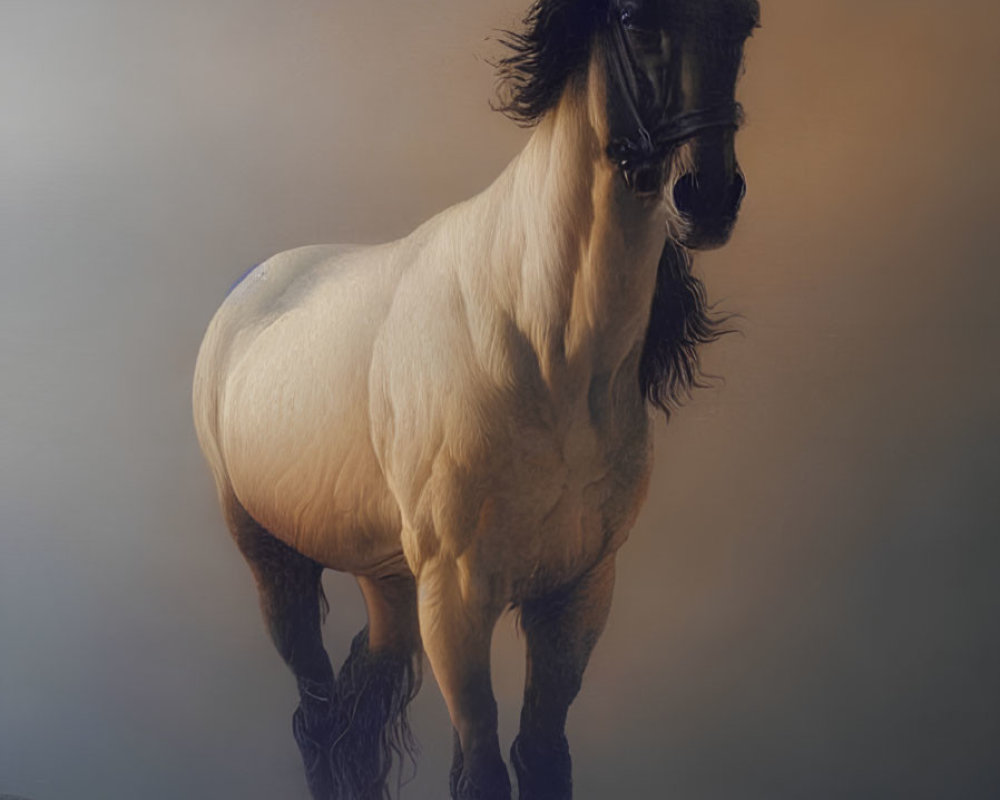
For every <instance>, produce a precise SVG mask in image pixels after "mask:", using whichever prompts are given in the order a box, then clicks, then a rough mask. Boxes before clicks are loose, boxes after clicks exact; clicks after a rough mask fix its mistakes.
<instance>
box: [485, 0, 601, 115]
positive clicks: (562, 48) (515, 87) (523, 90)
mask: <svg viewBox="0 0 1000 800" xmlns="http://www.w3.org/2000/svg"><path fill="white" fill-rule="evenodd" d="M606 10H607V0H535V2H534V3H533V4H532V6H531V8H530V9H528V13H527V15H526V16H525V18H524V22H523V24H524V30H523V31H522V32H515V31H505V32H504V35H503V37H502V39H501V41H502V42H503V44H504V45H505V46H506V47H507V48H508V49H509V50H510V51H511V52H510V54H509V55H508V56H507V57H506V58H503V59H501V60H500V61H499V62H497V64H496V67H497V73H498V75H497V77H498V83H499V85H498V89H497V95H498V99H499V102H498V103H497V105H496V109H497V110H498V111H502V112H503V113H504V114H506V115H507V116H508V117H510V118H511V119H513V120H515V121H516V122H517V123H518V124H520V125H525V126H531V125H534V124H535V123H537V122H538V121H539V120H540V119H541V118H542V116H543V115H544V114H545V112H546V111H548V110H549V109H551V108H553V107H554V106H555V104H556V103H557V102H558V101H559V98H560V96H562V93H563V89H564V88H565V86H566V81H567V80H569V78H570V77H571V76H572V75H573V74H574V73H576V72H577V71H579V70H582V69H583V68H584V67H585V66H586V65H587V59H588V57H589V55H590V44H591V41H592V40H593V34H594V31H595V30H596V29H597V26H598V24H599V23H600V21H601V20H602V19H604V16H605V15H606Z"/></svg>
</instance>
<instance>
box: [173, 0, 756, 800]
mask: <svg viewBox="0 0 1000 800" xmlns="http://www.w3.org/2000/svg"><path fill="white" fill-rule="evenodd" d="M758 20H759V7H758V4H757V2H756V0H536V2H534V4H533V5H532V6H531V7H530V9H529V10H528V12H527V15H526V17H525V18H524V20H523V28H521V29H519V30H518V31H511V32H506V33H504V34H503V35H502V37H503V38H502V41H503V42H504V44H505V45H506V47H507V48H508V49H507V50H506V52H505V54H504V57H503V58H501V59H500V60H499V61H498V62H497V64H496V66H497V67H498V69H499V88H498V94H497V98H498V99H497V101H496V102H495V107H497V108H498V109H499V110H501V111H503V112H504V113H506V114H507V115H508V116H510V117H511V118H513V119H514V120H515V121H516V122H518V123H521V124H523V125H526V126H531V127H533V132H532V135H531V137H530V139H529V140H528V142H527V144H526V146H525V147H524V149H523V150H522V151H521V152H520V153H519V154H518V155H517V156H516V157H515V158H514V159H513V161H512V162H511V163H510V165H509V166H508V167H507V168H506V169H505V170H504V171H503V172H502V174H501V175H500V176H499V177H498V178H497V179H496V181H495V182H494V183H493V184H492V185H491V186H489V187H488V188H487V189H485V190H484V191H483V192H482V193H480V194H478V195H477V196H475V197H473V198H471V199H469V200H466V201H465V202H462V203H459V204H457V205H455V206H452V207H451V208H448V209H447V210H445V211H443V212H441V213H440V214H438V215H437V216H435V217H433V218H432V219H430V220H429V221H427V222H426V223H424V224H422V225H421V226H420V227H418V228H417V229H416V230H415V231H413V232H412V233H411V234H409V235H408V236H406V237H404V238H402V239H400V240H398V241H394V242H391V243H387V244H380V245H373V246H345V245H330V246H309V247H303V248H299V249H295V250H291V251H288V252H284V253H280V254H278V255H276V256H273V257H272V258H270V259H268V260H267V261H265V262H263V263H262V264H260V265H259V266H257V267H256V268H255V269H253V270H252V271H251V272H250V273H249V274H248V275H247V276H245V277H244V278H243V279H242V280H241V281H239V282H238V283H237V285H236V286H235V287H234V288H233V289H232V290H231V292H230V294H229V295H228V296H227V298H226V299H225V301H224V302H223V304H222V305H221V307H220V308H219V310H218V312H217V313H216V315H215V317H214V318H213V319H212V321H211V323H210V325H209V328H208V331H207V333H206V335H205V338H204V341H203V343H202V346H201V349H200V352H199V356H198V361H197V366H196V369H195V379H194V392H193V403H194V414H195V424H196V429H197V433H198V438H199V442H200V445H201V447H202V449H203V451H204V454H205V457H206V459H207V461H208V463H209V466H210V468H211V471H212V473H213V475H214V478H215V483H216V488H217V490H218V494H219V499H220V503H221V506H222V509H223V513H224V517H225V520H226V523H227V525H228V528H229V530H230V531H231V533H232V536H233V538H234V539H235V542H236V545H237V547H238V549H239V550H240V552H241V553H242V555H243V557H244V558H245V559H246V561H247V563H248V564H249V567H250V569H251V570H252V572H253V575H254V577H255V579H256V584H257V588H258V591H259V596H260V604H261V608H262V611H263V615H264V618H265V621H266V623H267V626H268V629H269V632H270V636H271V638H272V639H273V642H274V645H275V647H276V648H277V650H278V653H279V654H280V656H281V657H282V659H283V660H284V661H285V662H286V664H287V665H288V666H289V667H290V669H291V671H292V673H293V674H294V676H295V678H296V681H297V686H298V691H299V697H300V702H299V705H298V707H297V708H296V710H295V712H294V715H293V725H292V727H293V733H294V737H295V740H296V742H297V744H298V747H299V749H300V751H301V755H302V759H303V763H304V767H305V772H306V779H307V782H308V785H309V789H310V791H311V793H312V795H313V797H315V798H317V800H333V799H334V798H337V799H338V800H344V799H350V800H380V799H381V798H383V797H388V796H390V795H391V789H390V787H389V783H390V780H389V776H390V774H391V773H392V771H393V769H394V764H397V761H398V760H399V759H401V758H402V757H404V756H405V755H406V754H412V752H413V748H414V743H413V740H412V735H411V734H410V729H409V726H408V723H407V718H406V709H407V704H408V703H409V702H410V700H411V699H412V698H413V696H414V694H415V692H416V690H417V687H418V685H419V680H420V672H421V664H422V657H423V654H424V653H426V656H427V660H428V662H429V664H430V668H431V670H432V672H433V675H434V677H435V679H436V680H437V683H438V685H439V686H440V689H441V692H442V695H443V697H444V700H445V703H446V705H447V708H448V712H449V715H450V718H451V723H452V726H453V728H454V742H455V746H454V760H453V764H452V768H451V773H450V780H449V788H450V793H451V797H452V798H454V800H473V799H475V800H509V798H510V797H511V791H512V785H511V781H510V777H509V775H508V771H507V767H506V765H505V763H504V760H503V757H502V755H501V750H500V744H499V739H498V734H497V705H496V702H495V699H494V695H493V692H492V688H491V680H490V644H491V637H492V632H493V629H494V626H495V624H496V623H497V621H498V619H499V618H500V617H501V616H502V615H503V614H504V613H505V612H507V611H508V610H511V609H513V610H515V611H516V613H517V614H518V615H519V625H520V628H521V630H522V632H523V635H524V641H525V648H526V654H527V668H526V678H525V687H524V700H523V706H522V710H521V716H520V727H519V731H518V733H517V736H516V738H515V739H514V742H513V745H512V747H511V751H510V758H511V763H512V765H513V767H514V771H515V773H516V778H517V782H518V787H519V796H520V798H521V799H522V800H541V799H543V798H544V800H554V799H558V800H562V799H563V798H570V797H571V796H572V775H571V759H570V750H569V745H568V742H567V740H566V736H565V725H566V718H567V713H568V710H569V708H570V704H571V703H572V702H573V700H574V698H575V697H576V695H577V693H578V692H579V690H580V687H581V683H582V679H583V673H584V669H585V667H586V665H587V661H588V659H589V657H590V654H591V652H592V650H593V648H594V646H595V644H596V642H597V640H598V638H599V636H600V635H601V632H602V630H603V628H604V625H605V621H606V619H607V616H608V610H609V606H610V603H611V597H612V589H613V585H614V578H615V554H616V552H617V551H618V549H619V548H620V547H621V546H622V544H623V543H624V542H625V540H626V538H627V536H628V533H629V530H630V528H631V527H632V525H633V522H634V520H635V518H636V515H637V513H638V511H639V508H640V506H641V505H642V503H643V500H644V498H645V495H646V492H647V487H648V485H649V478H650V472H651V469H652V446H651V429H652V422H653V417H654V416H655V412H656V411H657V410H659V411H662V412H664V413H665V414H666V415H667V416H668V417H669V416H670V413H671V411H672V410H673V409H674V408H676V406H677V405H678V404H679V403H680V402H682V401H683V400H684V398H685V397H686V396H687V395H688V394H689V392H690V390H691V388H692V387H694V386H696V385H700V381H699V376H700V369H699V367H700V362H699V358H698V347H699V346H701V345H703V344H705V343H707V342H710V341H712V340H713V339H715V338H716V337H717V336H719V335H720V333H721V332H722V326H723V322H722V318H721V317H720V315H718V314H716V313H715V312H714V311H713V310H712V308H711V307H710V306H709V305H708V303H707V300H706V293H705V289H704V286H703V284H702V282H701V281H700V280H699V279H698V278H696V277H695V276H694V275H693V274H692V271H691V268H692V253H693V252H694V251H696V250H701V249H706V248H711V247H717V246H720V245H722V244H723V243H725V242H726V241H727V239H728V238H729V235H730V232H731V231H732V229H733V226H734V223H735V221H736V218H737V213H738V211H739V208H740V204H741V201H742V199H743V196H744V193H745V189H746V183H745V179H744V177H743V173H742V171H741V169H740V167H739V164H738V161H737V159H736V156H735V150H734V139H735V133H736V131H737V129H738V128H739V126H740V124H741V120H742V111H741V107H740V105H739V104H738V103H737V102H736V101H735V87H736V83H737V79H738V76H739V73H740V69H741V64H742V61H743V48H744V45H745V42H746V40H747V38H748V37H749V36H750V35H751V33H752V31H753V29H754V28H755V27H757V25H758V24H759V22H758ZM325 569H331V570H335V571H339V572H343V573H349V574H351V575H353V576H355V577H356V579H357V582H358V584H359V586H360V588H361V592H362V594H363V597H364V600H365V604H366V608H367V614H368V623H367V625H366V626H365V627H364V628H363V629H362V630H361V632H360V633H359V634H358V635H357V636H356V637H355V639H354V641H353V643H352V645H351V648H350V652H349V654H348V656H347V659H346V661H345V663H344V665H343V667H342V668H341V669H340V670H339V672H336V673H335V672H334V670H333V668H332V666H331V661H330V659H329V657H328V655H327V652H326V651H325V649H324V646H323V643H322V639H321V625H322V620H323V615H324V614H325V613H326V611H327V608H326V599H325V597H324V595H323V592H322V588H321V580H320V579H321V574H322V573H323V571H324V570H325ZM397 766H398V764H397Z"/></svg>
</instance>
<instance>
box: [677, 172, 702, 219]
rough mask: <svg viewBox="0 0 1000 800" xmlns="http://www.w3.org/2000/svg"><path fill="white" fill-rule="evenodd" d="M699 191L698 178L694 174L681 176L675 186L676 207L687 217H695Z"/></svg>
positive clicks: (689, 173)
mask: <svg viewBox="0 0 1000 800" xmlns="http://www.w3.org/2000/svg"><path fill="white" fill-rule="evenodd" d="M697 191H698V189H697V178H696V177H695V174H694V173H693V172H688V173H687V174H685V175H681V177H680V178H679V179H678V180H677V183H675V184H674V206H675V207H676V208H677V210H678V211H679V212H680V213H681V214H682V215H684V216H685V217H691V216H693V215H694V210H695V208H694V207H695V196H696V193H697Z"/></svg>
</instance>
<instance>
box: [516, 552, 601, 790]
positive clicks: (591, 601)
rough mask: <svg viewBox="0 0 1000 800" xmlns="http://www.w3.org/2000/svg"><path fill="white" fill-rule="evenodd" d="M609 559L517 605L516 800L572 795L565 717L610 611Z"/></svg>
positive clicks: (578, 689)
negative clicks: (520, 679) (520, 638)
mask: <svg viewBox="0 0 1000 800" xmlns="http://www.w3.org/2000/svg"><path fill="white" fill-rule="evenodd" d="M614 575H615V572H614V556H613V555H612V556H609V557H607V558H606V559H605V560H604V561H602V562H601V563H600V564H598V565H597V566H596V567H595V568H594V569H592V570H591V571H590V572H589V573H587V574H586V575H585V576H584V577H583V578H582V579H580V581H579V582H577V583H576V584H574V585H573V586H572V587H570V588H568V589H564V590H562V591H560V592H558V593H555V594H553V595H550V596H547V597H544V598H540V599H538V600H533V601H531V602H526V603H524V604H522V606H521V627H522V628H523V629H524V633H525V638H526V640H527V671H526V675H525V687H524V705H523V706H522V708H521V727H520V731H519V733H518V735H517V738H516V739H515V740H514V744H513V746H512V748H511V762H512V763H513V765H514V769H515V771H516V773H517V782H518V789H519V792H520V793H519V797H520V800H569V798H571V797H572V796H573V783H572V775H571V760H570V754H569V744H568V743H567V741H566V716H567V713H568V712H569V707H570V704H571V703H572V702H573V699H574V698H575V697H576V695H577V693H578V692H579V691H580V685H581V682H582V680H583V672H584V669H585V668H586V666H587V661H588V660H589V658H590V653H591V651H592V650H593V648H594V645H595V644H596V643H597V639H598V638H599V637H600V635H601V632H602V631H603V630H604V624H605V622H606V621H607V618H608V611H609V610H610V608H611V593H612V590H613V588H614Z"/></svg>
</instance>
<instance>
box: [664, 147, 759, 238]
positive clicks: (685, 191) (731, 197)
mask: <svg viewBox="0 0 1000 800" xmlns="http://www.w3.org/2000/svg"><path fill="white" fill-rule="evenodd" d="M719 177H723V176H719ZM725 177H727V179H726V180H720V179H719V178H717V177H714V176H709V175H706V174H702V173H700V172H688V173H686V174H685V175H682V176H681V177H680V178H679V179H678V180H677V182H676V183H675V184H674V190H673V200H674V207H675V208H676V209H677V212H678V214H679V215H680V216H681V218H682V220H683V221H684V225H683V228H684V231H683V234H682V236H681V242H680V243H681V244H682V245H683V246H684V247H686V248H688V249H690V250H708V249H712V248H714V247H720V246H722V245H724V244H725V243H726V242H727V241H728V240H729V236H730V234H731V233H732V232H733V227H734V226H735V224H736V218H737V216H739V211H740V205H741V204H742V203H743V198H744V197H745V196H746V191H747V183H746V178H744V177H743V172H742V171H741V170H740V169H739V168H738V167H737V168H736V169H735V170H734V171H733V172H732V174H731V175H730V176H725Z"/></svg>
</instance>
